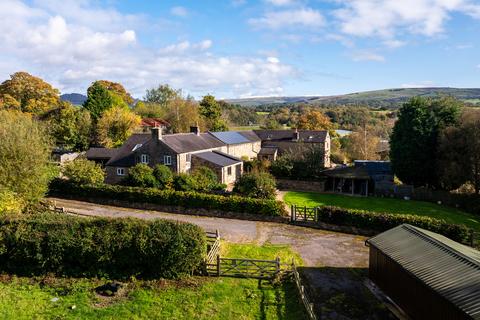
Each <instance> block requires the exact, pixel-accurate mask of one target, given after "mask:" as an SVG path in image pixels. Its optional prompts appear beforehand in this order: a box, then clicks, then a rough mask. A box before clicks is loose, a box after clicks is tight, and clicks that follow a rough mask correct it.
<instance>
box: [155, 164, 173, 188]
mask: <svg viewBox="0 0 480 320" xmlns="http://www.w3.org/2000/svg"><path fill="white" fill-rule="evenodd" d="M153 175H154V176H155V178H156V179H157V182H158V187H159V188H160V189H171V188H172V187H173V172H172V170H170V168H169V167H167V166H166V165H164V164H157V165H156V166H155V168H154V169H153Z"/></svg>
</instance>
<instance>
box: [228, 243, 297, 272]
mask: <svg viewBox="0 0 480 320" xmlns="http://www.w3.org/2000/svg"><path fill="white" fill-rule="evenodd" d="M220 254H221V256H222V257H226V258H249V259H260V260H275V259H276V257H279V258H280V262H281V263H282V264H290V263H291V262H292V259H294V260H295V264H296V265H298V266H301V265H303V261H302V258H301V257H300V255H299V254H298V253H297V252H295V251H293V250H292V248H291V247H290V246H288V245H278V244H264V245H262V246H257V245H254V244H245V243H241V244H239V243H226V242H225V243H222V244H221V252H220Z"/></svg>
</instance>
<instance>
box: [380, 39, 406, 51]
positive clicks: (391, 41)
mask: <svg viewBox="0 0 480 320" xmlns="http://www.w3.org/2000/svg"><path fill="white" fill-rule="evenodd" d="M383 44H384V45H385V46H386V47H388V48H391V49H396V48H400V47H403V46H404V45H406V44H407V43H406V42H405V41H400V40H395V39H388V40H385V41H384V42H383Z"/></svg>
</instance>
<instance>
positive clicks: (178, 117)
mask: <svg viewBox="0 0 480 320" xmlns="http://www.w3.org/2000/svg"><path fill="white" fill-rule="evenodd" d="M164 119H165V120H167V121H168V122H169V123H170V125H171V129H172V131H173V132H175V133H176V132H189V131H190V126H191V125H193V124H198V125H199V126H200V127H201V128H203V127H204V126H205V125H204V119H203V118H202V117H201V116H200V113H199V107H198V104H197V103H196V102H195V101H193V100H185V99H183V98H176V99H173V100H172V101H169V103H168V104H167V105H166V107H165V115H164Z"/></svg>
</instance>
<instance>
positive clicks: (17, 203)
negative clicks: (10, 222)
mask: <svg viewBox="0 0 480 320" xmlns="http://www.w3.org/2000/svg"><path fill="white" fill-rule="evenodd" d="M24 207H25V203H24V202H23V201H22V199H21V198H19V197H18V196H17V195H16V194H15V193H14V192H12V191H10V190H8V189H5V188H2V189H0V215H3V214H11V213H13V214H15V213H21V212H22V210H23V208H24Z"/></svg>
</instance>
